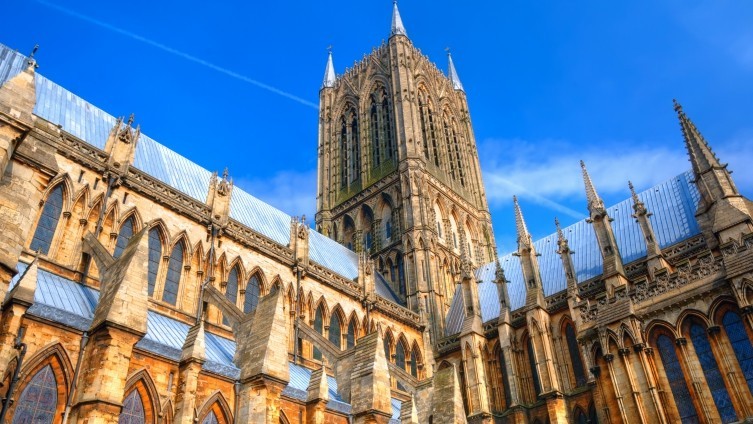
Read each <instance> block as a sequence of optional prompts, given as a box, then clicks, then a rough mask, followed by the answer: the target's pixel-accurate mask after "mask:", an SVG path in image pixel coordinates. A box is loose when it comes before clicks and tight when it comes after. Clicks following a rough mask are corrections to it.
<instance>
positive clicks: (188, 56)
mask: <svg viewBox="0 0 753 424" xmlns="http://www.w3.org/2000/svg"><path fill="white" fill-rule="evenodd" d="M36 2H37V3H39V4H41V5H44V6H46V7H49V8H50V9H55V10H57V11H58V12H62V13H64V14H66V15H68V16H72V17H74V18H76V19H80V20H82V21H85V22H88V23H90V24H93V25H96V26H98V27H101V28H104V29H106V30H108V31H112V32H114V33H117V34H120V35H123V36H125V37H128V38H130V39H132V40H136V41H140V42H142V43H144V44H148V45H150V46H152V47H155V48H157V49H160V50H162V51H164V52H166V53H170V54H172V55H174V56H178V57H180V58H183V59H185V60H188V61H190V62H193V63H196V64H198V65H201V66H204V67H207V68H209V69H212V70H215V71H217V72H219V73H221V74H225V75H227V76H229V77H231V78H235V79H237V80H240V81H243V82H245V83H248V84H251V85H254V86H256V87H259V88H261V89H264V90H267V91H269V92H271V93H274V94H277V95H279V96H282V97H285V98H287V99H290V100H293V101H295V102H298V103H300V104H302V105H304V106H308V107H310V108H313V109H317V110H318V109H319V106H318V105H316V104H315V103H313V102H310V101H308V100H306V99H303V98H301V97H298V96H296V95H294V94H291V93H288V92H287V91H284V90H280V89H279V88H277V87H273V86H271V85H269V84H265V83H263V82H261V81H258V80H255V79H253V78H249V77H247V76H245V75H243V74H239V73H238V72H235V71H232V70H230V69H227V68H224V67H222V66H219V65H216V64H214V63H212V62H208V61H206V60H204V59H201V58H199V57H196V56H193V55H191V54H188V53H186V52H183V51H181V50H178V49H175V48H172V47H170V46H167V45H164V44H162V43H160V42H157V41H154V40H152V39H150V38H146V37H144V36H141V35H139V34H136V33H133V32H131V31H128V30H125V29H123V28H119V27H116V26H114V25H112V24H109V23H107V22H103V21H100V20H99V19H95V18H92V17H91V16H88V15H84V14H82V13H79V12H76V11H75V10H71V9H68V8H66V7H63V6H60V5H58V4H55V3H50V2H48V1H45V0H36Z"/></svg>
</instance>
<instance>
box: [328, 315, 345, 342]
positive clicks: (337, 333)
mask: <svg viewBox="0 0 753 424" xmlns="http://www.w3.org/2000/svg"><path fill="white" fill-rule="evenodd" d="M328 338H329V341H330V342H332V344H334V345H335V346H337V348H338V349H341V348H342V324H341V323H340V314H338V313H336V312H335V313H333V314H332V318H330V320H329V335H328Z"/></svg>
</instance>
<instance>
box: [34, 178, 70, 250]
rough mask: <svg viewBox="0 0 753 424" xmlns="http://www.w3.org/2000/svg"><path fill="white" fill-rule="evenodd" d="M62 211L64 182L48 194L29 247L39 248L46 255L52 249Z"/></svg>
mask: <svg viewBox="0 0 753 424" xmlns="http://www.w3.org/2000/svg"><path fill="white" fill-rule="evenodd" d="M61 212H63V184H58V185H57V187H55V188H54V189H52V191H51V192H50V195H49V196H47V201H46V202H44V207H43V208H42V214H41V215H40V216H39V222H37V229H36V231H34V237H33V238H32V239H31V245H29V249H31V250H34V251H37V250H38V251H40V252H41V253H42V254H44V255H46V254H47V253H48V252H49V251H50V245H51V244H52V237H53V236H54V235H55V228H57V226H58V221H59V220H60V213H61Z"/></svg>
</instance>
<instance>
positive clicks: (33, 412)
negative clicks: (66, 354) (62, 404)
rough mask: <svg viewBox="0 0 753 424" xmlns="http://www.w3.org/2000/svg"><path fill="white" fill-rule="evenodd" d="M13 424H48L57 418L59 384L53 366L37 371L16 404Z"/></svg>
mask: <svg viewBox="0 0 753 424" xmlns="http://www.w3.org/2000/svg"><path fill="white" fill-rule="evenodd" d="M16 405H17V406H16V412H15V414H14V415H13V424H26V423H34V424H47V423H50V424H51V423H52V421H53V420H54V418H55V410H56V409H57V405H58V383H57V381H56V380H55V373H54V372H53V371H52V366H51V365H46V366H45V367H44V368H42V369H41V370H39V371H37V373H36V374H35V375H34V377H32V378H31V380H30V381H29V384H27V385H26V387H25V388H24V390H23V392H21V396H20V397H19V398H18V401H17V402H16Z"/></svg>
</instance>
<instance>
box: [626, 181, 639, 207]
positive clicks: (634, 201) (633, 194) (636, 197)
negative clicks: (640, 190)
mask: <svg viewBox="0 0 753 424" xmlns="http://www.w3.org/2000/svg"><path fill="white" fill-rule="evenodd" d="M628 187H630V195H631V196H632V197H633V203H640V202H641V199H639V198H638V194H637V193H636V192H635V187H633V182H632V181H630V180H628Z"/></svg>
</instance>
